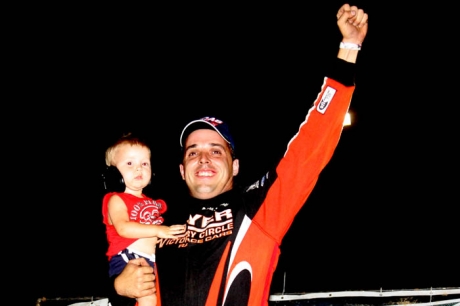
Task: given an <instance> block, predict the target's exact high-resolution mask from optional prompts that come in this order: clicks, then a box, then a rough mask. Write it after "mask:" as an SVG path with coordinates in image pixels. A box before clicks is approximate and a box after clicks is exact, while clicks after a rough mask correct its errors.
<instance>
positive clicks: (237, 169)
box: [233, 159, 240, 176]
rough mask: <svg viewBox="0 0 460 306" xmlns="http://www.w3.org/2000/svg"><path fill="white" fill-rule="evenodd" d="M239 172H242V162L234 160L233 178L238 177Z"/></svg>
mask: <svg viewBox="0 0 460 306" xmlns="http://www.w3.org/2000/svg"><path fill="white" fill-rule="evenodd" d="M238 172H240V160H239V159H234V160H233V176H237V175H238Z"/></svg>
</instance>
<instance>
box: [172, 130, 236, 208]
mask: <svg viewBox="0 0 460 306" xmlns="http://www.w3.org/2000/svg"><path fill="white" fill-rule="evenodd" d="M179 168H180V173H181V175H182V179H184V180H185V182H186V183H187V186H188V188H189V190H190V193H191V195H192V196H193V197H195V198H198V199H210V198H213V197H215V196H217V195H219V194H221V193H223V192H225V191H228V190H230V189H232V188H233V176H236V175H237V174H238V169H239V161H238V160H237V159H235V160H232V154H231V152H230V149H229V147H228V143H227V142H226V141H225V140H224V139H223V138H222V137H221V136H220V135H219V134H218V133H217V132H216V131H214V130H208V129H201V130H196V131H193V132H192V133H191V134H190V135H189V136H188V137H187V140H186V142H185V144H184V158H183V161H182V164H181V165H180V166H179Z"/></svg>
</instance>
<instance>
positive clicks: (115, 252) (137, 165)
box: [102, 135, 186, 306]
mask: <svg viewBox="0 0 460 306" xmlns="http://www.w3.org/2000/svg"><path fill="white" fill-rule="evenodd" d="M150 158H151V152H150V149H149V147H148V146H147V145H146V144H145V143H144V142H142V141H140V140H139V139H137V138H133V137H131V136H130V135H128V136H126V137H122V138H121V139H120V140H118V141H117V142H116V143H115V144H114V145H112V146H111V147H109V148H108V149H107V151H106V153H105V161H106V164H107V166H109V167H111V166H114V167H116V168H117V169H118V170H119V171H120V173H121V176H122V177H123V182H124V184H125V191H124V192H109V193H107V194H106V195H105V196H104V198H103V204H102V215H103V222H104V224H105V226H106V233H107V241H108V243H109V247H108V251H107V253H106V255H107V257H108V260H109V277H112V276H114V275H118V274H119V273H120V272H121V271H122V270H123V268H124V267H125V265H126V263H127V262H128V261H129V260H130V259H134V258H139V257H144V258H146V259H147V261H148V262H149V263H150V265H151V266H152V267H153V268H155V266H154V263H155V247H156V243H157V238H173V239H174V238H177V237H180V236H181V234H184V233H185V229H186V226H185V225H171V226H165V225H161V224H162V223H163V221H164V220H163V217H162V216H161V214H162V213H164V212H165V211H166V208H167V207H166V203H165V202H164V201H163V200H153V199H151V198H149V197H147V196H145V195H144V194H143V193H142V192H143V189H144V188H145V187H146V186H147V185H148V184H149V183H150V179H151V176H152V170H151V166H150ZM111 302H112V301H111ZM156 303H157V297H156V295H151V296H146V297H143V298H139V299H137V305H138V306H154V305H156ZM112 306H117V305H115V304H113V302H112Z"/></svg>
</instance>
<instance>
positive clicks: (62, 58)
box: [6, 1, 460, 303]
mask: <svg viewBox="0 0 460 306" xmlns="http://www.w3.org/2000/svg"><path fill="white" fill-rule="evenodd" d="M355 3H356V4H357V5H359V6H360V7H362V8H364V9H365V10H366V11H367V12H368V13H369V16H370V18H369V23H370V30H369V33H368V36H367V38H366V40H365V42H364V44H363V49H362V51H360V55H359V59H358V66H357V78H356V83H357V88H356V91H355V94H354V96H353V100H352V104H351V108H350V112H351V114H352V116H353V125H352V126H350V127H345V128H344V131H343V134H342V138H341V140H340V143H339V145H338V148H337V150H336V152H335V154H334V156H333V158H332V160H331V162H330V163H329V165H328V166H327V167H326V169H325V170H324V172H323V173H322V175H321V176H320V179H319V181H318V184H317V186H316V188H315V190H314V192H313V194H312V195H311V196H310V198H309V199H308V201H307V203H306V205H305V206H304V208H303V209H302V210H301V211H300V213H299V215H298V216H297V217H296V220H295V221H294V223H293V224H292V226H291V229H290V230H289V232H288V233H287V235H286V237H285V239H284V241H283V244H282V246H281V251H282V253H281V257H280V261H279V264H278V269H277V271H276V273H275V275H274V278H273V282H272V292H273V293H276V292H281V291H283V290H284V291H285V292H316V291H338V290H366V289H369V290H377V289H380V288H383V289H403V288H408V289H414V288H428V287H453V286H457V287H458V286H459V285H460V282H459V280H458V275H459V272H460V265H459V260H458V250H457V248H458V247H457V245H458V234H459V230H458V218H457V217H456V216H457V213H456V211H457V209H456V206H458V198H457V192H456V191H457V184H458V178H457V170H458V161H457V159H458V149H457V145H456V140H457V139H458V136H457V133H456V132H457V131H458V127H457V122H458V121H457V119H456V118H455V115H456V111H455V108H454V107H453V105H454V104H453V102H454V101H453V100H455V99H456V98H457V97H456V90H455V87H452V86H449V85H448V84H447V83H448V80H449V79H448V78H447V77H446V76H445V75H443V74H442V73H441V72H440V69H439V68H446V69H448V68H449V63H446V62H448V60H446V58H448V57H449V55H448V54H447V53H444V54H443V56H438V55H436V53H435V52H436V51H435V50H431V49H430V51H429V52H427V50H426V48H420V45H419V44H418V43H417V42H418V41H419V40H418V36H417V35H419V36H420V32H421V31H422V29H420V27H416V26H415V25H414V24H411V23H409V22H407V16H408V15H410V14H406V13H410V12H409V11H407V12H401V10H400V8H395V7H391V6H389V5H385V6H384V5H382V4H378V3H375V2H372V4H371V3H370V2H368V1H359V2H355ZM341 4H342V2H340V1H325V2H323V3H321V4H318V5H316V6H314V7H304V6H301V5H292V6H289V5H283V6H278V4H277V5H273V6H267V5H264V6H261V7H257V8H256V7H251V8H248V7H245V8H236V7H231V8H226V9H225V10H222V11H221V10H220V9H219V10H218V9H217V8H207V11H205V10H203V12H200V13H199V14H193V15H188V14H187V12H188V10H187V9H186V8H181V9H180V10H179V9H178V10H174V11H173V10H171V11H168V12H161V11H160V12H158V11H155V14H154V15H155V16H154V17H148V18H147V17H141V16H138V15H137V14H134V13H133V14H130V13H131V12H123V13H122V12H121V11H122V9H121V8H117V9H116V10H114V11H112V10H109V11H103V10H101V9H98V10H97V12H96V13H94V14H93V13H91V10H88V11H87V12H85V14H84V15H83V18H80V17H79V18H77V17H76V16H75V15H73V14H69V15H66V14H63V15H61V16H60V17H57V18H54V19H53V21H54V22H48V19H43V20H42V22H41V23H40V24H39V25H40V26H37V27H32V28H29V29H28V31H27V33H28V34H29V36H28V39H29V41H30V48H33V49H32V50H34V51H33V52H30V54H29V56H27V57H24V61H23V62H22V65H21V67H24V68H23V69H19V70H18V72H16V73H17V75H20V77H21V78H23V79H24V80H27V81H28V82H30V85H29V86H24V87H23V88H21V91H19V93H18V96H17V98H16V99H14V100H13V102H14V103H11V104H12V107H16V108H17V111H16V112H11V114H12V116H15V114H24V113H25V114H27V116H25V117H21V116H18V117H17V120H16V122H18V125H17V126H14V127H13V128H14V135H18V136H17V137H15V138H16V140H18V139H20V140H21V143H23V144H24V149H22V147H21V148H20V149H21V154H20V156H25V157H21V159H22V158H25V159H26V160H27V163H26V165H23V166H24V167H25V168H26V170H27V172H26V171H24V175H25V177H26V179H27V182H28V183H27V184H25V185H24V184H23V183H21V182H19V183H18V185H20V186H22V191H21V192H20V194H21V195H22V196H24V197H26V199H27V202H28V203H29V207H28V209H27V211H28V213H27V214H29V216H32V217H31V218H30V219H29V218H28V219H27V221H26V224H27V231H28V232H27V234H26V239H25V240H23V246H22V248H24V249H25V250H24V251H21V253H22V254H24V255H25V256H26V262H27V263H28V264H30V267H29V268H28V269H27V271H26V272H27V273H26V275H30V274H31V275H32V279H31V284H32V288H33V290H27V292H28V294H29V293H30V301H31V303H32V301H34V300H36V299H37V298H38V297H43V296H45V297H75V296H105V294H106V285H107V284H106V283H105V281H106V257H105V251H106V247H107V244H106V240H105V229H104V227H103V225H102V216H101V199H102V195H103V193H104V189H103V184H102V178H101V174H102V170H103V167H104V151H105V149H106V148H107V146H109V145H110V144H111V143H112V142H113V141H114V140H115V139H116V138H118V137H119V136H121V134H122V133H124V132H134V133H138V134H139V135H140V136H141V137H144V138H145V139H146V140H147V141H148V142H149V144H150V145H151V148H152V153H153V166H154V171H155V173H156V176H155V179H154V183H153V185H152V186H151V187H149V188H148V190H147V191H148V193H150V194H151V195H152V196H155V197H162V198H165V199H167V200H169V199H171V201H168V203H170V204H171V206H170V209H180V207H179V206H178V207H175V206H174V205H173V204H172V203H173V201H172V199H173V198H174V196H175V195H177V194H180V193H181V192H183V191H184V190H183V189H182V190H181V189H180V188H181V187H180V186H182V187H183V188H185V184H182V183H180V181H181V180H180V178H179V171H178V170H179V168H178V159H177V156H178V150H179V135H180V132H181V129H182V127H183V126H184V125H185V124H186V123H187V122H188V121H190V120H192V119H195V118H196V117H201V116H205V115H213V116H217V117H220V118H222V119H224V120H226V121H227V122H228V123H229V124H230V126H231V128H232V131H233V134H234V137H235V139H236V142H237V150H238V152H239V153H238V154H239V158H240V165H241V171H240V175H239V176H238V180H239V181H253V180H255V179H256V178H258V177H259V176H260V175H261V174H262V173H264V172H265V170H266V169H267V168H268V167H269V166H271V165H272V164H273V163H275V162H276V161H277V159H278V158H279V157H280V156H281V155H282V154H283V153H284V151H285V149H286V146H287V143H288V141H289V140H290V138H291V137H292V136H293V135H294V134H295V133H296V131H297V129H298V125H299V124H300V123H301V122H302V121H303V119H304V118H305V115H306V112H307V109H308V107H309V106H310V103H311V102H312V101H313V100H314V99H315V97H316V94H317V93H318V91H319V89H320V86H321V83H322V80H323V72H324V71H325V68H326V63H327V62H328V61H330V60H331V59H332V58H334V57H335V56H336V53H337V50H338V44H339V42H340V33H339V32H338V29H337V26H336V18H335V14H336V11H337V10H338V8H339V7H340V5H341ZM112 9H113V8H112ZM194 9H195V10H198V9H197V8H194ZM209 10H210V11H209ZM115 11H116V13H117V14H113V13H114V12H115ZM206 12H208V13H206ZM209 12H211V13H209ZM231 12H232V13H231ZM160 17H161V18H160ZM405 18H406V19H405ZM56 19H57V20H58V21H59V22H56ZM69 20H70V21H69ZM402 20H406V22H405V23H402ZM421 55H422V56H421ZM23 71H27V73H24V72H23ZM23 96H24V97H27V101H29V102H28V103H27V104H24V103H16V102H15V101H16V100H22V99H21V98H22V97H23ZM6 117H8V116H6ZM13 118H16V117H13ZM10 119H11V118H10ZM18 126H22V128H19V127H18ZM12 149H13V150H12V152H11V154H14V149H15V148H14V147H13V148H12ZM15 159H17V158H15ZM21 169H22V168H21ZM21 198H22V197H21ZM175 205H179V204H175ZM29 233H30V234H29ZM19 235H23V234H22V233H21V234H18V236H19ZM21 240H22V239H21ZM284 279H285V280H286V281H285V287H284V289H283V282H284Z"/></svg>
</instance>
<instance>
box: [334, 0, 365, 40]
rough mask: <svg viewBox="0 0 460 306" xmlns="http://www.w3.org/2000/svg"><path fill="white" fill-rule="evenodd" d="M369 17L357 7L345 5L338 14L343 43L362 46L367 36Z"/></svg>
mask: <svg viewBox="0 0 460 306" xmlns="http://www.w3.org/2000/svg"><path fill="white" fill-rule="evenodd" d="M368 18H369V16H368V15H367V13H365V12H364V11H363V10H362V9H360V8H358V7H356V6H350V5H349V4H344V5H342V7H341V8H340V9H339V11H338V12H337V25H338V26H339V29H340V32H341V33H342V36H343V39H342V42H345V43H353V44H358V45H361V44H362V43H363V41H364V38H365V37H366V34H367V27H368V24H367V21H368Z"/></svg>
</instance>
